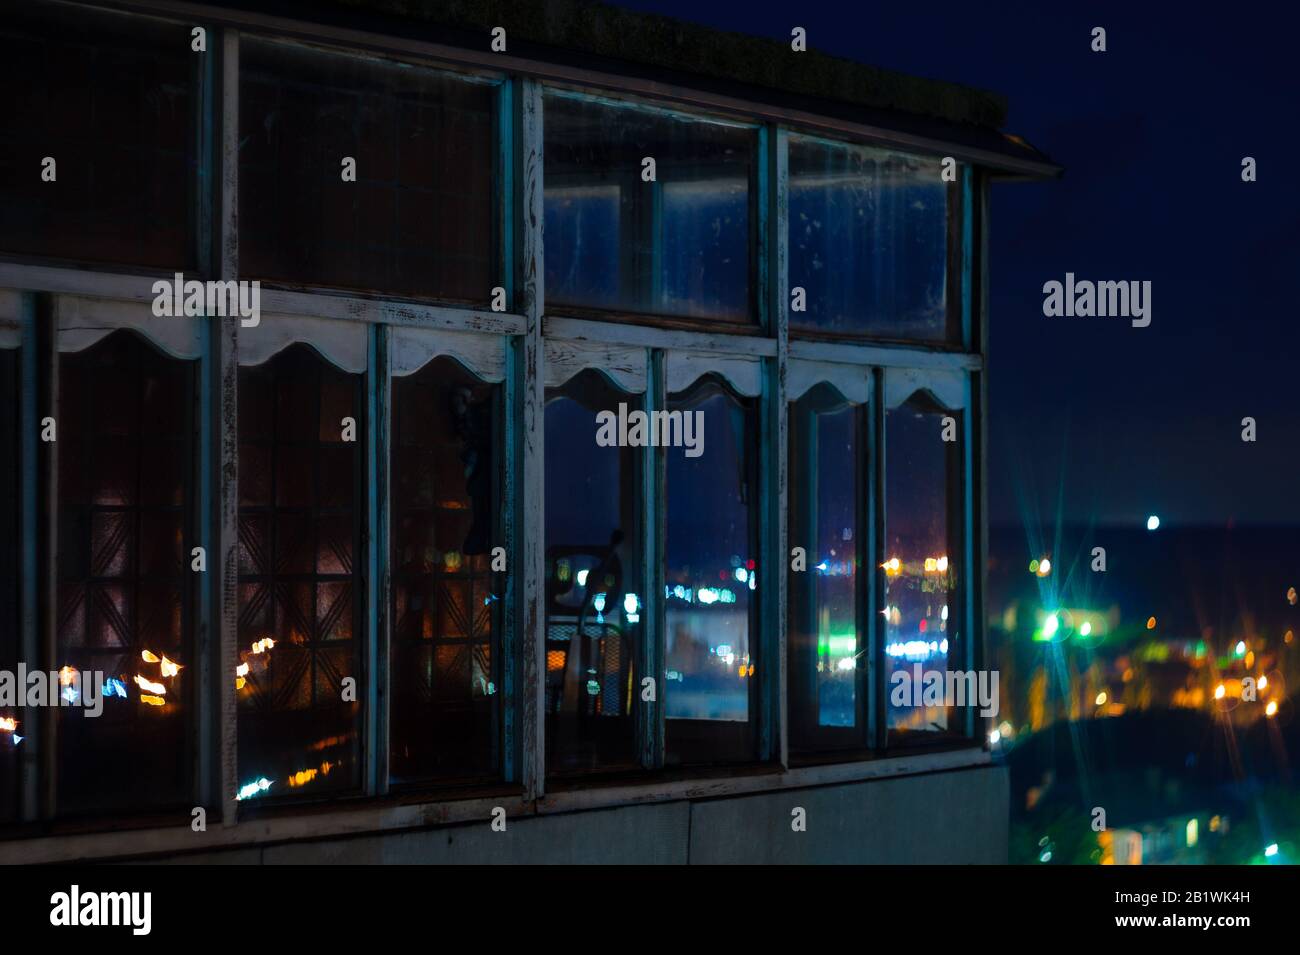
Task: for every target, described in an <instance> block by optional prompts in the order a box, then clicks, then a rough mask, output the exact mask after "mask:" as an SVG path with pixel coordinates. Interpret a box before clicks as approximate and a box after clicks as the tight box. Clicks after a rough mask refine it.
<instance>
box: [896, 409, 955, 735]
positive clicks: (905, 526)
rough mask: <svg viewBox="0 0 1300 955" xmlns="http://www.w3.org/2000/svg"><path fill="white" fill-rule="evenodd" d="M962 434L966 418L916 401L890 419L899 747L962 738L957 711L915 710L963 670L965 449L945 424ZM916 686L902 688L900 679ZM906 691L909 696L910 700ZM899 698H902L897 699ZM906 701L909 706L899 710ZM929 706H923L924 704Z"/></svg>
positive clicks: (922, 707) (927, 708)
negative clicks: (928, 679) (936, 682)
mask: <svg viewBox="0 0 1300 955" xmlns="http://www.w3.org/2000/svg"><path fill="white" fill-rule="evenodd" d="M945 416H951V417H952V418H953V419H954V420H955V421H956V422H957V433H958V434H960V433H961V413H960V412H956V411H944V410H942V409H940V408H938V407H937V406H936V405H934V404H933V403H932V402H930V401H928V400H926V399H924V398H922V397H921V396H914V397H913V398H912V399H911V400H909V401H908V402H907V403H906V404H904V405H902V406H901V407H899V408H893V409H890V410H889V411H888V412H887V413H886V416H885V454H886V457H885V469H886V475H885V566H884V567H883V568H882V571H883V573H884V574H885V613H886V626H885V657H884V660H885V693H886V695H887V696H888V697H889V706H888V713H889V722H888V725H889V730H890V737H891V739H894V738H896V736H897V734H898V733H900V732H902V733H908V732H922V733H924V732H949V731H951V732H960V731H961V725H960V722H959V721H958V719H957V711H956V710H950V709H947V708H945V707H943V706H925V705H912V704H914V703H917V702H918V700H921V698H920V687H917V688H916V689H915V691H913V690H912V689H910V688H911V687H914V686H915V685H916V683H917V676H918V674H919V675H921V676H922V678H923V675H924V674H926V673H929V672H931V671H935V672H938V673H939V674H943V673H945V672H946V670H947V667H948V662H949V661H954V662H955V663H956V666H957V668H959V669H960V668H962V663H961V661H962V660H963V659H964V648H963V646H962V633H961V630H962V623H963V620H962V611H961V606H962V602H961V598H960V596H959V590H958V580H959V578H958V571H959V570H960V569H961V568H960V565H959V563H958V560H957V554H958V553H960V551H959V549H958V545H959V540H960V530H959V529H960V527H961V513H962V512H961V507H962V504H961V501H962V489H961V483H960V481H961V450H960V449H961V445H960V443H959V442H955V441H954V442H945V441H944V440H943V437H942V435H943V418H944V417H945ZM900 671H901V672H904V673H906V674H907V677H908V682H906V683H904V682H902V678H901V677H900V678H899V682H895V680H894V674H895V673H899V672H900ZM900 687H903V688H908V689H906V693H905V694H904V691H903V690H902V689H900ZM896 691H897V695H896ZM898 697H901V698H902V699H903V700H904V705H901V706H900V705H897V703H896V698H898ZM921 701H922V702H923V700H921Z"/></svg>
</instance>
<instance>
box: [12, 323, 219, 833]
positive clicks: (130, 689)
mask: <svg viewBox="0 0 1300 955" xmlns="http://www.w3.org/2000/svg"><path fill="white" fill-rule="evenodd" d="M195 365H196V363H195V362H192V361H183V360H179V359H175V358H169V357H167V356H165V355H164V354H162V353H161V352H160V351H158V350H157V349H156V348H155V347H154V346H153V345H152V344H150V343H148V342H146V341H145V340H144V339H143V338H141V337H140V336H138V335H136V334H135V333H134V332H131V331H125V330H123V331H117V332H114V333H112V334H111V335H109V336H107V337H106V338H103V339H101V340H100V341H99V342H97V343H95V344H94V345H92V346H90V347H89V348H87V349H85V350H84V351H79V352H72V353H68V354H63V355H60V357H59V415H58V431H57V436H58V470H59V480H58V494H59V504H58V507H59V514H58V528H59V532H58V533H59V541H58V576H59V580H58V620H57V634H58V636H57V639H58V656H57V659H55V660H54V661H52V662H51V667H52V668H54V669H58V670H59V675H60V680H59V682H60V693H61V695H62V696H63V697H65V698H66V699H67V700H68V702H69V703H72V704H76V703H80V704H82V705H81V706H75V705H74V706H67V707H60V709H59V712H58V747H57V759H58V803H59V810H60V811H61V812H64V813H77V812H86V811H92V810H104V809H120V808H139V807H145V806H154V807H157V806H164V805H169V804H170V805H177V804H180V803H181V802H182V801H184V800H186V799H187V798H188V797H189V796H190V794H191V785H190V779H191V778H192V776H191V772H192V767H193V765H194V752H193V747H192V740H193V737H192V735H191V734H190V733H188V732H187V726H188V725H189V724H190V720H191V719H192V700H193V694H194V690H195V685H194V681H193V674H194V673H196V672H197V671H198V669H199V668H198V661H197V660H196V659H195V656H194V648H193V641H192V632H191V626H190V621H191V620H192V619H193V616H192V606H193V596H194V593H193V586H192V584H193V579H194V575H193V573H192V572H191V570H190V555H189V544H188V542H189V541H191V540H193V539H194V526H193V512H194V503H195V496H194V479H193V475H192V474H191V473H190V467H191V462H192V460H193V454H194V447H195V425H196V420H195V416H194V405H195V396H196V394H195V379H196V374H195V371H196V369H195ZM29 665H30V663H29ZM95 673H99V674H102V679H103V680H104V687H105V689H104V693H103V701H102V706H103V710H102V713H101V715H100V716H98V717H96V718H93V719H92V718H88V717H87V716H86V715H85V713H86V712H88V711H87V710H85V709H84V706H85V704H88V703H90V702H91V700H90V699H87V698H86V688H87V687H88V685H89V681H90V680H92V679H94V677H93V674H95ZM91 692H92V693H93V692H94V691H91Z"/></svg>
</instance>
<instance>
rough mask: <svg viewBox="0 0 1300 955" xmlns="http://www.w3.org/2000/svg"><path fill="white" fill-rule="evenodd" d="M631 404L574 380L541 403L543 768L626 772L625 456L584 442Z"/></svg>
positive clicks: (631, 628) (629, 721) (630, 509)
mask: <svg viewBox="0 0 1300 955" xmlns="http://www.w3.org/2000/svg"><path fill="white" fill-rule="evenodd" d="M620 403H626V404H628V405H629V407H633V408H634V407H637V406H638V405H639V403H640V399H639V398H638V397H637V396H634V395H628V394H626V393H624V392H621V391H619V390H618V389H616V388H614V387H613V386H612V385H611V384H610V383H609V381H608V379H606V378H605V377H604V376H603V375H600V374H598V373H596V372H594V371H585V372H582V373H581V374H579V375H577V376H575V377H574V378H571V379H570V380H569V381H568V382H567V383H566V384H565V385H564V386H563V387H561V388H557V389H554V390H551V391H548V392H547V400H546V765H547V767H548V768H550V769H555V770H558V771H566V770H591V769H604V768H610V767H614V766H629V765H635V764H636V762H637V744H636V720H635V711H634V707H635V706H636V705H638V703H639V701H640V692H639V687H638V686H637V684H636V681H635V678H634V677H635V673H636V669H637V654H638V652H639V648H640V646H641V632H642V630H641V613H642V611H643V610H644V599H645V597H644V594H643V593H642V592H641V590H640V580H641V574H640V570H639V568H640V566H641V562H640V560H639V559H638V553H639V546H640V544H639V541H640V535H639V523H640V522H639V520H638V514H639V507H640V503H639V502H640V500H641V495H640V486H641V485H640V481H641V474H640V467H641V466H640V460H641V458H640V455H641V452H640V451H639V450H638V449H637V448H631V447H616V446H611V447H601V446H600V445H598V444H597V443H596V430H597V429H596V414H597V413H598V412H600V411H604V410H608V411H613V412H617V410H618V406H619V404H620Z"/></svg>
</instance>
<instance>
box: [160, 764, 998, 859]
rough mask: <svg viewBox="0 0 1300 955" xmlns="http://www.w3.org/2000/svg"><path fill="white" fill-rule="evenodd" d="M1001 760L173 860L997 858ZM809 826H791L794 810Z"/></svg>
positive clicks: (231, 851)
mask: <svg viewBox="0 0 1300 955" xmlns="http://www.w3.org/2000/svg"><path fill="white" fill-rule="evenodd" d="M1007 800H1008V782H1007V774H1006V770H1005V768H1004V767H1000V766H982V767H978V768H975V769H964V770H955V771H952V772H943V773H932V774H929V775H923V776H906V777H898V778H893V779H882V780H873V781H870V782H859V783H846V784H842V785H834V786H821V787H817V788H815V789H795V790H786V791H781V792H775V793H762V794H759V795H751V796H737V797H724V798H718V799H707V800H699V801H689V800H683V801H679V802H669V803H659V804H654V805H643V806H624V807H620V808H616V809H600V810H592V811H589V812H575V813H566V814H563V815H551V816H547V815H542V816H532V817H528V818H523V819H511V820H510V821H509V823H508V827H507V829H506V831H505V832H493V831H492V830H491V828H490V827H489V825H488V823H487V822H486V821H485V822H482V823H478V824H475V825H463V826H448V827H444V828H439V829H427V830H420V831H403V832H395V833H386V834H376V835H369V836H354V837H350V838H346V839H335V838H331V839H324V840H320V841H309V842H295V843H290V844H285V845H275V846H265V847H257V848H249V849H232V850H228V851H222V852H205V853H200V854H194V855H188V856H181V857H177V858H175V859H172V860H168V861H172V862H177V863H203V864H226V863H231V864H245V865H246V864H254V865H256V864H266V865H271V864H276V863H290V864H300V865H328V864H331V863H351V864H357V863H361V864H364V863H399V864H400V863H462V862H470V863H513V864H529V863H576V864H582V865H612V864H619V863H641V864H655V863H669V864H681V863H765V864H773V863H776V864H783V863H889V864H900V863H1005V862H1006V861H1007V818H1008V816H1007V807H1008V802H1007ZM794 807H802V808H803V809H804V810H805V811H806V817H807V831H805V832H794V831H792V830H791V826H790V823H791V810H792V809H793V808H794Z"/></svg>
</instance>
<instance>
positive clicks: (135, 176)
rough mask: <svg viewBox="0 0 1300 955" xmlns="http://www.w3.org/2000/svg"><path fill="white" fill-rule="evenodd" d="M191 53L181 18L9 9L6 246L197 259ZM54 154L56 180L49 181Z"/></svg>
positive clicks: (0, 30)
mask: <svg viewBox="0 0 1300 955" xmlns="http://www.w3.org/2000/svg"><path fill="white" fill-rule="evenodd" d="M209 55H211V54H209ZM196 57H197V54H194V53H192V52H191V51H190V30H189V27H188V26H185V25H182V24H171V23H166V22H164V21H161V20H154V19H151V18H148V17H135V16H132V17H126V16H121V15H119V14H115V13H104V12H101V11H98V10H92V9H88V8H86V7H71V6H66V5H64V4H56V3H37V2H27V3H7V4H5V10H4V16H3V17H0V89H4V90H7V91H9V95H7V96H6V97H5V108H4V109H3V110H0V249H3V250H6V251H11V252H17V253H21V254H23V255H33V256H49V257H54V258H61V259H70V260H74V261H78V262H82V261H84V262H88V263H97V262H106V263H114V264H120V265H135V266H155V267H158V268H178V269H181V268H185V267H186V266H188V265H190V264H191V263H192V261H193V254H192V243H191V242H190V239H189V236H190V234H191V231H192V230H191V229H190V225H191V224H192V221H193V217H192V212H191V202H190V197H191V194H192V193H191V189H192V182H193V180H194V179H195V170H196V162H195V150H194V141H195V135H194V118H193V115H192V114H193V112H194V108H193V106H194V92H193V91H194V78H195V76H196V75H197V74H196V70H197V67H196V63H197V62H198V60H197V59H196ZM46 157H49V158H52V159H53V160H54V161H55V165H54V175H55V178H54V180H53V181H45V180H44V179H43V178H42V176H43V170H44V169H46V168H48V167H46V166H45V165H44V160H45V158H46Z"/></svg>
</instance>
